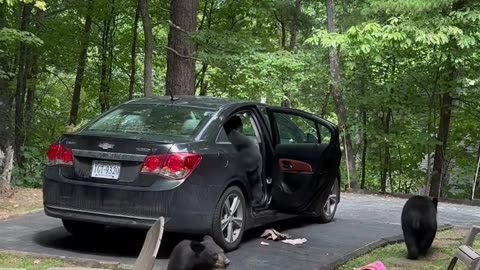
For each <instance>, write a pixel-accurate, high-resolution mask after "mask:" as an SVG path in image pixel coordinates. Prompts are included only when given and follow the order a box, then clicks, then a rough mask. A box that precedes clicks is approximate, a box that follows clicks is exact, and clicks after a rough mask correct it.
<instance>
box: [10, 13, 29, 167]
mask: <svg viewBox="0 0 480 270" xmlns="http://www.w3.org/2000/svg"><path fill="white" fill-rule="evenodd" d="M32 8H33V5H31V4H23V9H22V20H21V24H20V31H26V30H27V27H28V24H29V23H30V16H31V11H32ZM27 54H28V50H27V46H26V45H25V43H23V42H21V43H20V46H19V49H18V55H17V65H18V70H17V88H16V92H15V148H14V153H15V161H16V162H17V165H18V166H21V164H20V162H21V158H20V157H21V155H20V149H21V148H22V146H23V144H24V142H25V121H24V116H25V115H24V109H25V92H26V85H27V73H28V64H27V57H28V55H27Z"/></svg>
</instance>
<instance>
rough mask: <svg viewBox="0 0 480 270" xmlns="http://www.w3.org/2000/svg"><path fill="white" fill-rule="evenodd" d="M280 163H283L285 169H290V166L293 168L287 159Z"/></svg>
mask: <svg viewBox="0 0 480 270" xmlns="http://www.w3.org/2000/svg"><path fill="white" fill-rule="evenodd" d="M282 165H283V168H285V169H291V168H293V164H292V163H290V162H288V161H283V162H282Z"/></svg>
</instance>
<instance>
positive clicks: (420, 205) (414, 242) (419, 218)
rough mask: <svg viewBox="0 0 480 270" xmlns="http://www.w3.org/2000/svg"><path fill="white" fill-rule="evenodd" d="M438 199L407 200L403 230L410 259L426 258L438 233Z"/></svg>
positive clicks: (417, 197)
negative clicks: (421, 256)
mask: <svg viewBox="0 0 480 270" xmlns="http://www.w3.org/2000/svg"><path fill="white" fill-rule="evenodd" d="M437 204H438V200H437V198H433V199H432V200H430V199H429V198H428V197H423V196H413V197H411V198H410V199H408V200H407V202H406V203H405V205H404V206H403V211H402V230H403V237H404V239H405V245H406V246H407V251H408V256H407V257H408V258H409V259H410V260H416V259H418V256H419V255H423V256H425V255H426V254H427V251H428V249H429V248H430V247H431V246H432V243H433V239H434V238H435V235H436V233H437Z"/></svg>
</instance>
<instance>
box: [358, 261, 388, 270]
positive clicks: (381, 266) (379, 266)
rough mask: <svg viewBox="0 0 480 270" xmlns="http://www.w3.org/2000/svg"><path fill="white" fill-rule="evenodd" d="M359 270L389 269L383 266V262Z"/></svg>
mask: <svg viewBox="0 0 480 270" xmlns="http://www.w3.org/2000/svg"><path fill="white" fill-rule="evenodd" d="M358 270H387V268H386V267H385V265H383V263H382V262H381V261H376V262H373V263H371V264H368V265H365V266H362V267H360V268H358Z"/></svg>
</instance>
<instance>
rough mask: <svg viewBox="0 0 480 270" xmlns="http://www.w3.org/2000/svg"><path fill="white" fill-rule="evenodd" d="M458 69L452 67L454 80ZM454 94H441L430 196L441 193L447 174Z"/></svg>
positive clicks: (451, 77)
mask: <svg viewBox="0 0 480 270" xmlns="http://www.w3.org/2000/svg"><path fill="white" fill-rule="evenodd" d="M455 73H456V70H455V68H454V67H450V72H449V77H450V79H451V80H454V78H455V77H456V74H455ZM452 100H453V99H452V96H451V95H450V93H449V92H447V93H444V94H442V95H441V105H440V123H439V126H438V133H437V144H436V145H435V154H434V158H433V170H432V180H431V183H430V194H429V195H430V196H432V197H438V196H439V195H440V182H441V181H442V176H444V175H445V171H444V169H445V166H444V163H445V150H446V148H447V139H448V131H449V129H450V117H451V112H452Z"/></svg>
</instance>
